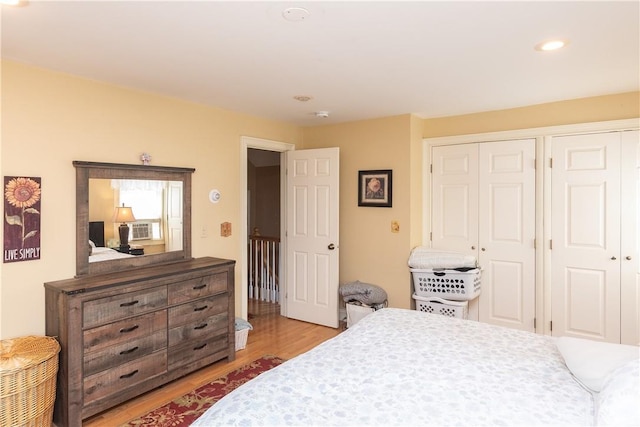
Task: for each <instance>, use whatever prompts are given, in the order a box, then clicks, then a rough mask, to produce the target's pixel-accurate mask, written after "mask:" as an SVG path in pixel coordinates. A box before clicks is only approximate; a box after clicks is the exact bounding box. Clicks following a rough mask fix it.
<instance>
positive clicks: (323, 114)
mask: <svg viewBox="0 0 640 427" xmlns="http://www.w3.org/2000/svg"><path fill="white" fill-rule="evenodd" d="M315 114H316V117H320V118H322V119H326V118H327V117H329V112H328V111H316V113H315Z"/></svg>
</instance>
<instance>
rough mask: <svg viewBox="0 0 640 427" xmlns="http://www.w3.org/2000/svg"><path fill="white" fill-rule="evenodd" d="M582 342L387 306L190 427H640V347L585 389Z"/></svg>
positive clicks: (252, 383) (238, 391)
mask: <svg viewBox="0 0 640 427" xmlns="http://www.w3.org/2000/svg"><path fill="white" fill-rule="evenodd" d="M574 341H575V342H574ZM574 341H571V340H569V341H566V342H564V341H563V342H561V343H558V341H557V340H556V339H554V338H551V337H548V336H542V335H536V334H533V333H528V332H524V331H519V330H513V329H507V328H502V327H497V326H492V325H488V324H483V323H479V322H473V321H468V320H463V319H457V318H450V317H445V316H439V315H435V314H428V313H422V312H419V311H414V310H404V309H395V308H385V309H382V310H378V311H376V312H374V313H372V314H370V315H368V316H367V317H365V318H364V319H362V320H361V321H360V322H358V323H357V324H355V325H354V326H353V327H352V328H349V329H348V330H347V331H345V332H343V333H342V334H340V335H338V336H337V337H335V338H333V339H331V340H329V341H326V342H324V343H322V344H320V345H319V346H317V347H316V348H314V349H312V350H310V351H309V352H307V353H304V354H301V355H300V356H297V357H295V358H293V359H291V360H289V361H287V362H285V363H283V364H282V365H280V366H277V367H275V368H273V369H272V370H270V371H267V372H265V373H263V374H261V375H260V376H258V377H257V378H255V379H253V380H251V381H249V382H248V383H246V384H244V385H243V386H240V387H239V388H237V389H236V390H235V391H233V392H231V393H230V394H228V395H227V396H225V397H224V398H222V399H221V400H220V401H219V402H218V403H216V404H215V405H213V406H212V407H211V408H210V409H209V410H208V411H207V412H205V414H203V415H202V416H201V417H200V418H199V419H198V420H196V422H195V423H194V424H193V426H201V427H202V426H218V425H274V426H275V425H278V426H281V425H300V426H344V425H367V426H373V425H380V426H382V425H384V426H398V425H404V426H406V425H416V426H417V425H420V426H428V425H434V426H435V425H437V426H445V425H460V426H479V425H487V426H489V425H490V426H497V425H509V426H511V425H527V426H534V425H545V426H548V425H580V426H585V425H594V424H602V425H605V424H607V423H610V424H612V425H624V424H628V425H634V423H637V424H640V413H639V411H640V409H639V408H640V405H639V404H638V402H639V400H638V398H639V397H640V395H639V393H640V389H639V387H638V381H639V379H638V375H639V374H638V363H639V362H638V354H639V353H638V347H633V346H620V347H621V348H623V350H624V352H623V353H624V356H621V357H618V358H615V357H614V358H613V359H615V360H616V362H615V363H613V362H611V363H610V365H611V366H609V367H608V368H607V369H608V370H607V369H603V368H604V366H603V365H604V364H603V363H597V364H596V365H597V366H598V367H599V369H600V370H601V371H603V372H598V373H597V374H598V375H595V376H594V375H592V376H593V378H587V379H588V381H586V385H585V384H583V383H581V380H580V378H578V377H576V373H572V371H571V370H569V369H568V367H567V364H566V363H565V356H563V354H562V353H561V351H560V347H563V346H559V344H563V345H564V347H563V351H564V352H566V353H567V354H570V353H571V352H572V351H573V352H574V353H575V352H577V353H584V348H582V347H580V345H576V343H578V344H584V343H582V341H586V340H575V339H574ZM598 344H602V343H598ZM605 346H614V345H611V344H605ZM607 348H608V347H607ZM616 348H617V347H616ZM598 351H600V350H598ZM604 351H605V353H606V352H608V351H609V350H604ZM568 358H569V357H568ZM569 359H570V358H569ZM578 360H579V358H578ZM614 365H615V366H614ZM576 366H577V367H576V371H578V370H582V372H580V373H579V374H578V375H582V374H583V373H584V372H587V373H589V369H590V368H589V367H588V366H585V365H584V364H582V365H580V363H577V365H576ZM597 370H598V369H596V371H597ZM604 371H607V372H606V375H605V372H604ZM587 377H588V375H587ZM596 377H597V378H596ZM592 380H593V381H594V382H596V383H597V384H595V385H597V386H598V387H600V391H599V392H597V393H596V392H594V391H593V390H590V389H589V388H588V387H587V386H591V387H594V384H593V383H592V382H590V381H592ZM596 380H597V381H596ZM598 408H599V410H598Z"/></svg>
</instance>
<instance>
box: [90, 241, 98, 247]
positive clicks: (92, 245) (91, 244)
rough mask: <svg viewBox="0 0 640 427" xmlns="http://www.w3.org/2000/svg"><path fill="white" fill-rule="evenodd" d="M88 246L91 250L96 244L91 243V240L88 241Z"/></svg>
mask: <svg viewBox="0 0 640 427" xmlns="http://www.w3.org/2000/svg"><path fill="white" fill-rule="evenodd" d="M89 246H91V248H95V247H96V244H95V243H93V240H89Z"/></svg>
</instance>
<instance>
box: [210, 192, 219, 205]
mask: <svg viewBox="0 0 640 427" xmlns="http://www.w3.org/2000/svg"><path fill="white" fill-rule="evenodd" d="M209 200H210V201H211V203H218V202H219V201H220V192H219V191H218V190H211V191H210V192H209Z"/></svg>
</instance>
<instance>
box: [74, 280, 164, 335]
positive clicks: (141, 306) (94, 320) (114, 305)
mask: <svg viewBox="0 0 640 427" xmlns="http://www.w3.org/2000/svg"><path fill="white" fill-rule="evenodd" d="M166 305H167V287H166V286H159V287H156V288H151V289H145V290H143V291H138V292H128V293H124V294H119V295H114V296H111V297H106V298H100V299H96V300H93V301H86V302H85V303H84V304H83V306H82V314H83V327H84V328H90V327H92V326H96V325H100V324H103V323H107V322H111V321H113V320H117V319H122V318H124V317H129V316H134V315H136V314H142V313H145V312H148V311H151V310H155V309H158V308H163V307H165V306H166Z"/></svg>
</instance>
